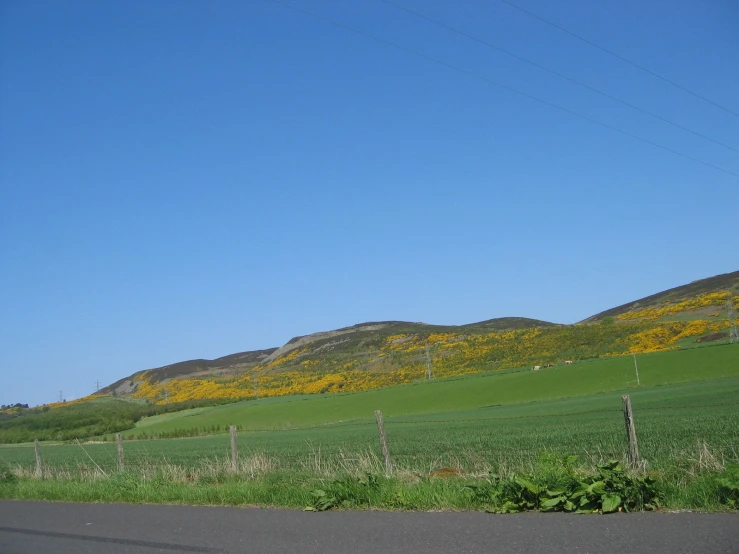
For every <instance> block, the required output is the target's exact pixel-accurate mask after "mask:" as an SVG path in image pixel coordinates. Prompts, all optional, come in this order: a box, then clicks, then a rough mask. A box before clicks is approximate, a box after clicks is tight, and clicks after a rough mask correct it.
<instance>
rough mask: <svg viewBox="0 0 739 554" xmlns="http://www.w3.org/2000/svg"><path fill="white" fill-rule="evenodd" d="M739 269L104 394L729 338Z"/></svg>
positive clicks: (144, 381)
mask: <svg viewBox="0 0 739 554" xmlns="http://www.w3.org/2000/svg"><path fill="white" fill-rule="evenodd" d="M737 288H739V271H737V272H733V273H728V274H724V275H717V276H715V277H711V278H708V279H702V280H699V281H695V282H693V283H689V284H687V285H683V286H681V287H676V288H673V289H669V290H666V291H663V292H660V293H657V294H654V295H652V296H649V297H646V298H642V299H639V300H636V301H634V302H630V303H628V304H624V305H622V306H618V307H616V308H612V309H610V310H607V311H605V312H601V313H599V314H596V315H594V316H592V317H590V318H587V319H586V320H584V321H583V322H581V323H579V324H575V325H559V324H555V323H551V322H547V321H541V320H536V319H529V318H520V317H506V318H497V319H490V320H486V321H481V322H477V323H470V324H466V325H429V324H426V323H412V322H404V321H376V322H366V323H360V324H357V325H352V326H350V327H344V328H340V329H335V330H331V331H322V332H318V333H313V334H310V335H304V336H298V337H294V338H292V339H291V340H289V341H288V342H287V343H285V344H284V345H283V346H281V347H279V348H269V349H265V350H258V351H252V352H241V353H237V354H232V355H229V356H224V357H222V358H218V359H216V360H204V359H199V360H189V361H185V362H179V363H176V364H171V365H168V366H164V367H160V368H155V369H150V370H145V371H139V372H137V373H134V374H133V375H131V376H129V377H126V378H124V379H121V380H119V381H117V382H116V383H113V384H112V385H110V386H109V387H106V388H105V389H103V391H101V392H102V393H103V394H110V395H113V396H118V397H126V398H132V399H139V400H144V401H147V402H152V403H155V404H167V403H173V402H188V401H200V400H203V399H219V400H239V399H255V398H261V397H272V396H284V395H290V394H315V393H329V392H351V391H359V390H367V389H374V388H380V387H385V386H390V385H396V384H401V383H409V382H412V381H417V380H423V379H426V378H443V377H452V376H458V375H466V374H472V373H479V372H484V371H495V370H501V369H507V368H515V367H522V366H535V365H539V366H545V367H546V366H551V365H556V364H562V363H565V362H568V361H576V360H584V359H592V358H601V357H605V358H608V357H614V356H619V355H624V354H630V353H641V352H656V351H661V350H674V349H680V348H687V347H692V346H697V345H698V343H700V342H713V343H720V342H728V338H729V332H730V321H729V319H728V310H727V306H728V304H727V302H728V301H729V300H730V299H731V300H732V301H733V302H734V304H735V305H737V306H738V307H739V296H736V292H729V291H732V290H733V291H736V290H737Z"/></svg>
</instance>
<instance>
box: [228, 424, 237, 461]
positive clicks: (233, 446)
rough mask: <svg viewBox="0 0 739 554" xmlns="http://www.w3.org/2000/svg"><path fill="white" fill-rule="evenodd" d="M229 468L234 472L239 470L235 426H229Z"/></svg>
mask: <svg viewBox="0 0 739 554" xmlns="http://www.w3.org/2000/svg"><path fill="white" fill-rule="evenodd" d="M230 431H231V468H232V469H233V470H234V471H236V470H237V469H238V468H239V447H238V444H237V443H236V425H231V427H230Z"/></svg>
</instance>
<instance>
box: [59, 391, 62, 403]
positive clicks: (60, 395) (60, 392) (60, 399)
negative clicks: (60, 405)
mask: <svg viewBox="0 0 739 554" xmlns="http://www.w3.org/2000/svg"><path fill="white" fill-rule="evenodd" d="M61 401H62V391H59V402H61Z"/></svg>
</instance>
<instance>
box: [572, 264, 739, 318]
mask: <svg viewBox="0 0 739 554" xmlns="http://www.w3.org/2000/svg"><path fill="white" fill-rule="evenodd" d="M726 291H734V294H737V293H739V271H734V272H732V273H722V274H721V275H715V276H713V277H708V278H707V279H699V280H697V281H693V282H692V283H688V284H687V285H682V286H679V287H675V288H672V289H667V290H665V291H662V292H658V293H657V294H653V295H651V296H646V297H644V298H640V299H639V300H634V301H633V302H629V303H627V304H622V305H621V306H617V307H615V308H611V309H610V310H606V311H605V312H601V313H599V314H595V315H593V316H590V317H589V318H587V319H585V320H583V321H582V322H581V323H593V322H597V321H602V320H603V319H604V318H607V317H621V318H622V319H628V317H625V316H628V315H629V314H633V313H636V316H635V317H634V318H633V319H638V312H640V311H643V310H645V309H648V308H653V309H658V308H659V307H663V306H674V305H678V304H680V303H681V302H685V301H689V300H691V299H696V298H701V297H705V296H707V295H710V294H712V293H719V294H720V293H725V292H726ZM707 306H715V304H707ZM705 307H706V306H696V307H694V308H693V309H691V307H690V306H685V309H684V310H680V311H681V312H684V313H683V315H695V316H700V315H703V314H704V313H708V312H710V310H705V309H704V310H702V312H701V311H700V309H701V308H705ZM691 311H692V312H695V313H694V314H689V313H685V312H691ZM713 311H715V310H713Z"/></svg>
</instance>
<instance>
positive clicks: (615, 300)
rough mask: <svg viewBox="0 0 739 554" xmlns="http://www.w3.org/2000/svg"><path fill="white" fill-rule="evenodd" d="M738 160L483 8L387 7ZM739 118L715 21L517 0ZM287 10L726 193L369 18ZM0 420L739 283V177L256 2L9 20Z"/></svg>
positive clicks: (633, 127)
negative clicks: (170, 383)
mask: <svg viewBox="0 0 739 554" xmlns="http://www.w3.org/2000/svg"><path fill="white" fill-rule="evenodd" d="M397 1H398V2H399V3H402V4H403V5H405V6H408V7H410V8H414V9H417V10H421V11H423V13H425V14H426V15H428V16H429V17H432V18H435V19H439V20H441V21H444V22H445V23H447V24H449V25H453V26H455V27H458V28H460V29H462V30H464V31H465V32H468V33H471V34H474V35H476V36H479V37H480V38H483V39H485V40H487V41H489V42H492V43H495V44H497V45H499V46H502V47H505V48H507V49H509V50H512V51H514V52H516V53H517V54H519V55H521V56H524V57H527V58H530V59H531V60H533V61H536V62H537V63H540V64H543V65H546V66H548V67H551V68H552V69H554V70H556V71H559V72H562V73H564V74H566V75H568V76H569V77H572V78H574V79H578V80H581V81H583V82H585V83H587V84H589V85H591V86H594V87H596V88H599V89H602V90H605V91H607V92H608V93H609V94H612V95H615V96H618V97H621V98H623V99H624V100H627V101H628V102H631V103H633V104H636V105H638V106H640V107H642V108H644V109H646V110H649V111H653V112H655V113H657V114H659V115H660V116H662V117H664V118H667V119H670V120H673V121H676V122H678V123H680V124H681V125H684V126H686V127H689V128H691V129H693V130H695V131H697V132H700V133H702V134H705V135H707V136H709V137H711V138H713V139H715V140H718V141H721V142H724V143H727V144H729V145H731V146H733V147H734V148H739V117H736V116H733V115H731V114H728V113H726V112H724V111H722V110H720V109H718V108H716V107H713V106H711V105H710V104H707V103H705V102H702V101H700V100H698V99H696V98H694V97H692V96H690V95H688V94H686V93H684V92H683V91H680V90H679V89H677V88H675V87H672V86H670V85H668V84H666V83H664V82H662V81H660V80H657V79H655V78H653V77H650V76H648V75H646V74H644V73H642V72H640V71H639V70H637V69H635V68H633V67H631V66H629V65H627V64H624V63H623V62H620V61H618V60H616V59H614V58H611V57H609V56H607V55H606V54H604V53H603V52H600V51H598V50H596V49H594V48H591V47H588V46H587V45H585V44H583V43H581V42H579V41H578V40H576V39H574V38H572V37H571V36H568V35H566V34H564V33H562V32H560V31H558V30H556V29H554V28H552V27H549V26H547V25H545V24H543V23H541V22H540V21H537V20H535V19H533V18H531V17H529V16H527V15H526V14H524V13H521V12H520V11H517V10H515V9H514V8H512V7H510V6H508V5H506V4H505V3H503V2H500V1H499V0H484V1H483V0H479V1H478V0H474V1H473V0H467V1H463V2H440V1H435V2H422V1H421V0H397ZM518 1H519V2H520V5H522V6H525V7H526V8H528V9H531V10H533V11H535V12H537V13H539V14H541V15H542V16H544V17H546V18H548V19H550V20H552V21H554V22H556V23H558V24H560V25H563V26H565V27H567V28H569V29H571V30H573V31H575V32H577V33H579V34H581V35H583V36H585V37H588V38H590V39H592V40H595V41H597V42H598V43H599V44H601V45H603V46H604V47H607V48H609V49H612V50H614V51H616V52H618V53H619V54H621V55H623V56H626V57H628V58H630V59H633V60H634V61H637V62H639V63H641V64H643V65H644V66H646V67H648V68H650V69H652V70H654V71H656V72H658V73H660V74H662V75H664V76H666V77H668V78H670V79H672V80H674V81H675V82H678V83H680V84H681V85H683V86H685V87H688V88H690V89H692V90H694V91H696V92H698V93H700V94H703V95H705V96H707V97H709V98H710V99H712V100H714V101H715V102H717V103H719V104H721V105H724V106H726V107H728V108H730V109H732V110H734V111H737V112H739V95H738V94H737V91H739V71H737V68H738V67H739V31H738V29H739V5H737V3H736V2H735V1H734V0H708V1H698V0H652V1H651V2H647V3H645V2H643V0H604V1H599V2H592V1H585V0H566V1H562V2H547V1H545V0H518ZM294 3H295V5H297V6H300V7H302V8H305V9H308V10H310V11H312V12H315V13H317V14H320V15H322V16H325V17H328V18H330V19H333V20H336V21H338V22H341V23H344V24H346V25H349V26H352V27H356V28H357V29H360V30H362V31H364V32H366V33H369V34H372V35H376V36H377V37H379V38H382V39H384V40H387V41H392V42H397V43H399V44H402V45H403V46H405V47H407V48H410V49H413V50H417V51H419V52H421V53H423V54H424V55H428V56H433V57H436V58H439V59H441V60H443V61H445V62H446V63H449V64H452V65H454V66H458V67H460V68H462V69H464V70H467V71H471V72H473V73H476V74H479V75H481V76H483V77H485V78H488V79H493V80H497V81H500V82H501V83H504V84H506V85H508V86H512V87H515V88H518V89H520V90H522V91H525V92H527V93H529V94H534V95H536V96H540V97H542V98H544V99H546V100H548V101H550V102H554V103H556V104H559V105H561V106H563V107H565V108H568V109H571V110H576V111H578V112H581V113H582V114H584V115H586V116H588V117H593V118H597V119H599V120H601V121H603V122H604V123H607V124H609V125H615V126H618V127H620V128H622V129H624V130H626V131H628V132H630V133H634V134H636V135H639V136H641V137H644V138H646V139H648V140H651V141H655V142H658V143H660V144H663V145H664V146H667V147H669V148H673V149H676V150H680V151H682V152H685V153H686V154H689V155H691V156H694V157H697V158H700V159H702V160H705V161H706V162H709V163H711V164H715V165H718V166H722V167H724V168H726V169H728V170H730V171H733V172H735V173H739V153H737V152H735V151H731V150H728V149H726V148H722V147H720V146H717V145H716V144H713V143H710V142H708V141H705V140H703V139H700V138H698V137H695V136H692V135H690V134H688V133H685V132H682V131H680V130H677V129H675V128H673V127H671V126H669V125H667V124H665V123H662V122H659V121H656V120H654V119H652V118H649V117H647V116H645V115H644V114H641V113H639V112H636V111H634V110H631V109H628V108H626V107H624V106H623V105H620V104H617V103H615V102H613V101H611V100H608V99H606V98H603V97H600V96H598V95H595V94H593V93H592V92H589V91H586V90H583V89H581V88H578V87H576V86H574V85H573V84H571V83H568V82H566V81H563V80H561V79H558V78H556V77H554V76H552V75H548V74H546V73H543V72H541V71H538V70H536V69H534V68H532V67H529V66H527V65H525V64H523V63H521V62H519V61H516V60H513V59H510V58H507V57H505V56H504V55H502V54H500V53H498V52H496V51H494V50H491V49H489V48H487V47H485V46H482V45H480V44H477V43H475V42H473V41H471V40H469V39H467V38H464V37H462V36H459V35H455V34H453V33H451V32H449V31H447V30H444V29H442V28H439V27H435V26H433V25H432V24H430V23H428V22H426V21H423V20H420V19H418V18H414V17H413V16H410V15H408V14H407V13H403V12H401V11H398V10H397V9H395V8H393V7H392V6H388V5H387V4H384V3H382V2H381V1H379V0H363V1H361V2H351V3H349V2H338V1H325V0H294ZM0 64H1V65H0V79H1V81H0V110H1V111H0V117H1V124H0V372H1V373H2V385H1V386H0V403H11V402H12V403H15V402H23V403H25V402H28V403H31V404H38V403H42V402H48V401H53V400H55V399H56V398H57V397H58V391H59V390H63V391H64V395H65V397H66V398H67V399H72V398H75V397H79V396H82V395H85V394H88V393H90V392H92V391H93V390H94V385H95V381H96V380H97V379H99V380H100V382H101V383H102V384H108V383H110V382H112V381H115V380H117V379H119V378H121V377H124V376H126V375H129V374H130V373H132V372H134V371H137V370H141V369H146V368H151V367H157V366H161V365H165V364H168V363H172V362H176V361H181V360H186V359H191V358H200V357H204V358H214V357H218V356H222V355H226V354H229V353H233V352H237V351H244V350H252V349H260V348H266V347H271V346H279V345H281V344H283V343H284V342H286V341H287V340H289V339H290V338H291V337H293V336H295V335H301V334H307V333H311V332H315V331H320V330H327V329H333V328H337V327H341V326H346V325H351V324H354V323H358V322H363V321H372V320H387V319H396V320H410V321H423V322H427V323H439V324H461V323H469V322H473V321H479V320H484V319H489V318H493V317H501V316H527V317H534V318H540V319H546V320H551V321H556V322H563V323H571V322H576V321H579V320H581V319H583V318H585V317H587V316H589V315H592V314H593V313H595V312H598V311H601V310H603V309H607V308H610V307H613V306H614V305H617V304H621V303H624V302H627V301H629V300H633V299H635V298H638V297H641V296H644V295H648V294H651V293H654V292H657V291H660V290H663V289H665V288H669V287H672V286H677V285H681V284H684V283H686V282H689V281H691V280H693V279H698V278H702V277H707V276H711V275H714V274H717V273H724V272H728V271H735V270H737V269H739V255H737V251H738V250H739V247H737V242H736V237H737V219H736V214H737V212H736V206H737V189H738V187H739V178H737V177H735V176H732V175H729V174H726V173H722V172H720V171H717V170H715V169H712V168H709V167H706V166H702V165H700V164H698V163H695V162H693V161H690V160H688V159H685V158H681V157H679V156H677V155H674V154H672V153H669V152H666V151H663V150H660V149H658V148H655V147H652V146H649V145H647V144H644V143H642V142H639V141H637V140H634V139H632V138H629V137H626V136H623V135H620V134H618V133H615V132H613V131H611V130H608V129H605V128H602V127H599V126H597V125H594V124H592V123H588V122H585V121H583V120H580V119H578V118H576V117H574V116H572V115H568V114H566V113H564V112H562V111H559V110H557V109H554V108H551V107H548V106H545V105H542V104H538V103H536V102H534V101H532V100H529V99H526V98H523V97H519V96H516V95H514V94H512V93H510V92H507V91H505V90H502V89H499V88H496V87H494V86H492V85H490V84H487V83H485V82H483V81H481V80H479V79H476V78H474V77H471V76H469V75H464V74H461V73H459V72H455V71H454V70H452V69H450V68H448V67H444V66H442V65H439V64H435V63H433V62H430V61H428V60H424V59H421V58H418V57H414V56H413V55H411V54H409V53H407V52H403V51H400V50H397V49H394V48H392V47H390V46H387V45H385V44H381V43H378V42H376V41H373V40H371V39H369V38H367V37H365V36H360V35H357V34H354V33H352V32H350V31H348V30H346V29H342V28H339V27H336V26H332V25H330V24H328V23H326V22H323V21H319V20H316V19H314V18H311V17H309V16H306V15H304V14H301V13H298V12H295V11H292V10H290V9H286V8H284V7H281V6H279V5H276V4H275V3H273V2H270V1H268V0H250V1H249V2H237V1H220V2H206V1H197V2H193V1H178V2H175V1H164V0H163V1H159V2H143V1H142V2H123V1H116V2H110V1H102V2H97V1H92V0H90V1H69V2H57V1H54V2H46V1H43V0H35V1H33V2H26V1H19V0H5V1H4V2H2V4H0Z"/></svg>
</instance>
